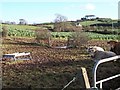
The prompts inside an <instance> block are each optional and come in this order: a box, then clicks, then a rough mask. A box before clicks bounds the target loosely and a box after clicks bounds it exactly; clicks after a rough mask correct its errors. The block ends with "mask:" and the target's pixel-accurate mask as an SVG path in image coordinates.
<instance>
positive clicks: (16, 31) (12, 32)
mask: <svg viewBox="0 0 120 90" xmlns="http://www.w3.org/2000/svg"><path fill="white" fill-rule="evenodd" d="M89 23H90V22H89ZM83 24H85V22H84V23H83ZM3 26H7V28H8V36H17V37H35V30H36V29H40V28H42V27H38V26H28V25H3ZM115 30H116V29H115ZM118 31H120V30H118ZM72 33H73V32H51V36H52V37H53V38H68V37H69V36H71V35H72ZM85 33H86V36H88V37H89V38H91V39H97V40H116V39H118V35H112V34H106V35H104V34H98V33H92V32H85Z"/></svg>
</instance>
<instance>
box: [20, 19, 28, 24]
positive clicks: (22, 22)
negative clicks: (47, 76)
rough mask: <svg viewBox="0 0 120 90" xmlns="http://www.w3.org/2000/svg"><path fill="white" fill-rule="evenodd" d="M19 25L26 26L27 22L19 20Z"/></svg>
mask: <svg viewBox="0 0 120 90" xmlns="http://www.w3.org/2000/svg"><path fill="white" fill-rule="evenodd" d="M19 21H20V22H19V24H20V25H26V24H27V21H26V20H25V19H19Z"/></svg>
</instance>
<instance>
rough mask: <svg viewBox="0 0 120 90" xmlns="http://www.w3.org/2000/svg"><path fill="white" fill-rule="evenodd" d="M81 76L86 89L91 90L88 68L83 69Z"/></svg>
mask: <svg viewBox="0 0 120 90" xmlns="http://www.w3.org/2000/svg"><path fill="white" fill-rule="evenodd" d="M81 74H82V83H83V84H84V86H85V88H87V89H90V82H89V79H88V75H87V71H86V68H84V67H81Z"/></svg>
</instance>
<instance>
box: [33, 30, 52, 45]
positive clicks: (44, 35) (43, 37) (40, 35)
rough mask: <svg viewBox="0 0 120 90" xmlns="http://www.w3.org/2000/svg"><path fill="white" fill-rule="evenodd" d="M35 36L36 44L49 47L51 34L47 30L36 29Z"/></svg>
mask: <svg viewBox="0 0 120 90" xmlns="http://www.w3.org/2000/svg"><path fill="white" fill-rule="evenodd" d="M35 36H36V41H37V43H39V44H42V45H49V46H50V39H51V34H50V32H49V31H48V30H46V29H37V30H36V31H35Z"/></svg>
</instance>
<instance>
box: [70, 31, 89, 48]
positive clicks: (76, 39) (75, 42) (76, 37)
mask: <svg viewBox="0 0 120 90" xmlns="http://www.w3.org/2000/svg"><path fill="white" fill-rule="evenodd" d="M88 40H89V38H88V37H87V36H86V34H85V33H84V32H82V31H80V32H74V33H73V34H72V35H71V36H70V37H68V47H77V48H79V47H81V46H82V45H83V44H86V43H87V41H88Z"/></svg>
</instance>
